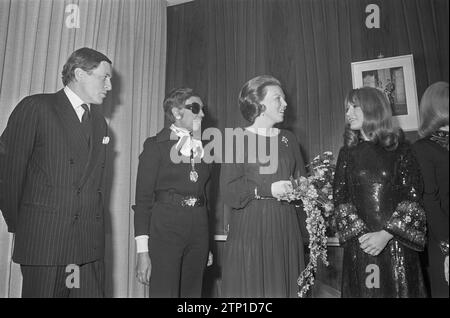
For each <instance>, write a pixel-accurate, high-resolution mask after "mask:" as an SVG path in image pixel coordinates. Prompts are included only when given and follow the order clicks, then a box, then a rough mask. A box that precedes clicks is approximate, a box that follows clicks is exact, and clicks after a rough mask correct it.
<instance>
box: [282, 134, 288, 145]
mask: <svg viewBox="0 0 450 318" xmlns="http://www.w3.org/2000/svg"><path fill="white" fill-rule="evenodd" d="M288 141H289V140H288V139H287V137H286V136H282V137H281V142H282V143H283V144H285V145H286V147H287V146H288Z"/></svg>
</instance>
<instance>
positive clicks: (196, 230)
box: [133, 88, 212, 298]
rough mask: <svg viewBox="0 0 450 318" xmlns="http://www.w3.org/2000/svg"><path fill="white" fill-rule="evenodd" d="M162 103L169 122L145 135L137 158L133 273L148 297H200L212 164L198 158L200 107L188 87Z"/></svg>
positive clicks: (205, 252)
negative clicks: (148, 292) (156, 130)
mask: <svg viewBox="0 0 450 318" xmlns="http://www.w3.org/2000/svg"><path fill="white" fill-rule="evenodd" d="M163 107H164V112H165V115H166V117H167V118H168V120H169V122H170V126H169V127H165V128H163V129H162V130H161V131H160V132H159V133H158V134H157V135H156V136H154V137H151V138H148V139H147V140H146V141H145V142H144V150H143V151H142V153H141V155H140V156H139V167H138V173H137V181H136V202H135V205H134V206H133V209H134V212H135V213H134V232H135V233H134V234H135V236H136V245H137V265H136V277H137V279H138V281H139V282H140V283H142V284H145V285H149V291H150V297H151V298H153V297H170V298H178V297H183V298H186V297H188V298H192V297H201V292H202V282H203V274H204V270H205V267H206V265H207V262H209V264H210V263H211V261H212V258H211V255H209V256H210V257H209V259H208V245H209V239H208V237H209V234H208V211H207V201H206V192H207V191H206V184H207V182H208V180H209V179H210V167H209V165H207V164H206V163H205V162H204V161H202V160H201V159H202V157H203V153H204V150H203V146H202V142H201V140H198V139H195V138H194V137H195V135H197V132H199V131H200V129H201V122H202V119H203V117H204V115H205V114H204V112H203V111H204V106H203V102H202V100H201V98H200V97H199V96H198V94H196V93H195V92H194V91H193V90H192V89H190V88H177V89H174V90H172V91H171V92H170V93H169V94H168V95H167V97H166V98H165V100H164V105H163ZM193 135H194V136H193ZM175 149H176V150H175ZM179 160H183V161H182V162H179Z"/></svg>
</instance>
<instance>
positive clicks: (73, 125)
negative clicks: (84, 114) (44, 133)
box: [54, 90, 88, 160]
mask: <svg viewBox="0 0 450 318" xmlns="http://www.w3.org/2000/svg"><path fill="white" fill-rule="evenodd" d="M56 99H57V102H56V104H55V105H54V107H55V110H56V113H57V114H58V116H59V118H60V119H61V124H62V127H63V131H64V132H65V134H66V136H67V141H68V147H69V149H70V150H71V154H72V156H73V157H76V158H77V159H78V160H81V158H82V154H83V153H86V151H88V148H87V143H86V137H85V135H84V133H83V131H82V130H81V127H80V121H79V119H78V116H77V114H76V113H75V110H74V109H73V107H72V104H71V103H70V101H69V99H68V98H67V96H66V94H65V93H64V90H60V91H58V92H57V93H56Z"/></svg>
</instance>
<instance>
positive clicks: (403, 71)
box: [351, 54, 419, 131]
mask: <svg viewBox="0 0 450 318" xmlns="http://www.w3.org/2000/svg"><path fill="white" fill-rule="evenodd" d="M351 68H352V84H353V88H360V87H363V86H370V87H375V88H378V89H379V90H381V91H382V92H384V93H385V94H386V97H387V98H388V100H389V103H390V104H391V109H392V115H393V118H394V122H395V124H397V125H398V126H399V127H401V128H402V129H403V130H404V131H414V130H418V128H419V104H418V98H417V87H416V76H415V73H414V59H413V56H412V54H409V55H401V56H395V57H388V58H379V59H374V60H367V61H360V62H353V63H351Z"/></svg>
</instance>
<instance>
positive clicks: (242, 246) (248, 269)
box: [220, 76, 305, 297]
mask: <svg viewBox="0 0 450 318" xmlns="http://www.w3.org/2000/svg"><path fill="white" fill-rule="evenodd" d="M239 105H240V109H241V112H242V115H243V116H244V118H245V119H246V120H248V121H249V122H250V123H251V125H250V126H249V127H247V128H245V129H243V133H244V134H245V135H246V136H247V144H246V146H243V143H239V142H237V144H238V145H237V147H240V146H243V148H244V151H243V153H244V158H245V159H244V160H243V162H236V163H233V164H223V165H222V168H221V176H220V179H221V193H222V196H223V200H224V202H225V203H226V204H227V205H229V206H230V207H231V208H232V214H231V220H230V224H229V232H228V238H227V242H226V243H225V247H224V256H223V257H224V260H223V267H222V293H223V295H222V296H223V297H297V292H298V286H297V278H298V276H299V275H300V273H301V271H302V270H303V268H304V255H303V241H302V236H301V232H300V227H299V223H298V218H297V211H296V209H295V207H294V206H292V205H289V204H288V203H286V202H281V201H279V200H277V199H278V198H281V197H282V196H283V195H285V194H286V193H287V192H288V191H290V190H291V189H292V184H291V182H290V181H289V178H290V177H298V176H299V175H303V174H304V172H305V170H304V162H303V160H302V158H301V155H300V148H299V145H298V143H297V140H296V138H295V136H294V135H293V134H292V133H291V132H289V131H286V130H279V129H276V128H274V127H273V126H274V125H275V124H276V123H280V122H282V121H283V119H284V112H285V109H286V106H287V104H286V102H285V96H284V93H283V90H282V89H281V84H280V82H279V81H278V80H277V79H275V78H273V77H272V76H258V77H256V78H253V79H252V80H250V81H248V82H247V83H246V84H245V85H244V86H243V88H242V90H241V92H240V96H239ZM252 145H253V146H254V148H253V147H252ZM262 145H264V146H265V147H266V148H265V149H264V150H263V151H261V148H260V147H262ZM252 149H253V150H252ZM266 149H270V150H271V152H270V155H269V158H270V162H269V163H267V162H266V163H263V162H264V161H265V160H264V159H265V158H264V159H263V158H262V154H264V155H265V154H266ZM271 165H275V166H274V167H273V168H274V169H271V168H270V166H271ZM264 168H267V170H265V169H264Z"/></svg>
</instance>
